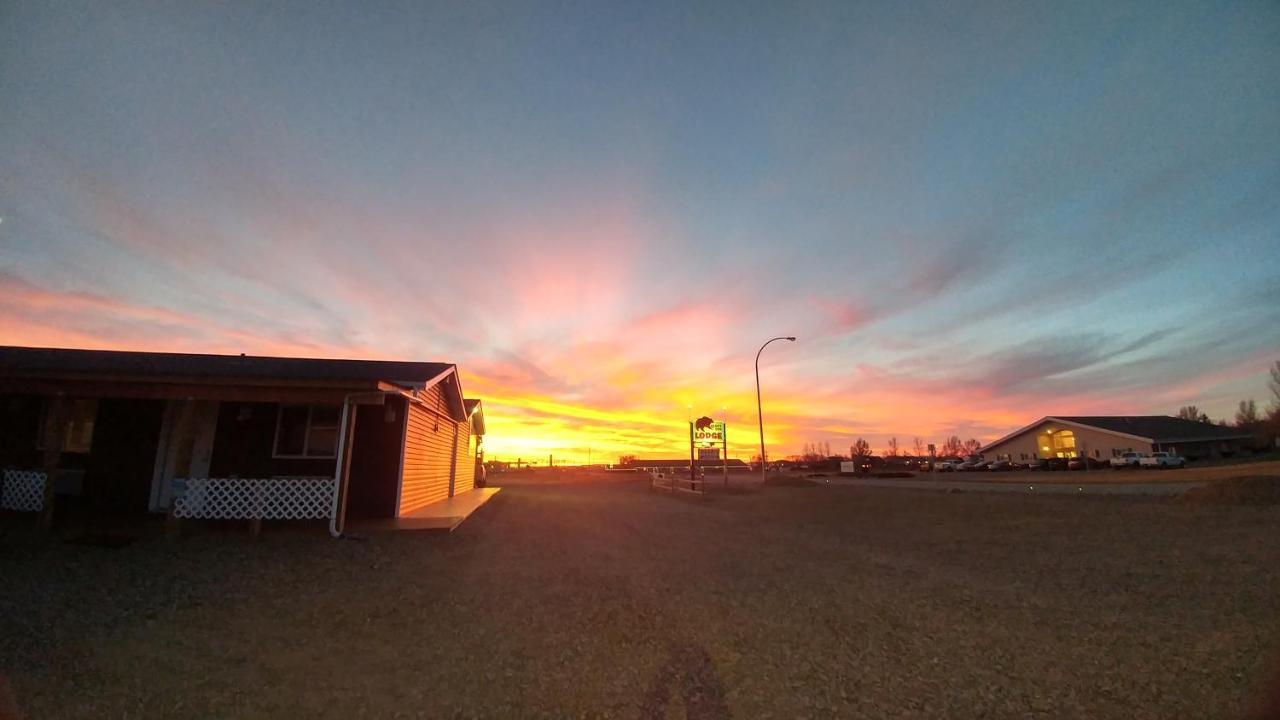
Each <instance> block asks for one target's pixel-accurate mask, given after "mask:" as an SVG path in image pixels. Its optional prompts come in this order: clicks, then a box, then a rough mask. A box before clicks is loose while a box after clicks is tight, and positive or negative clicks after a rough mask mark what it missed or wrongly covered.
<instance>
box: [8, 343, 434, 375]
mask: <svg viewBox="0 0 1280 720" xmlns="http://www.w3.org/2000/svg"><path fill="white" fill-rule="evenodd" d="M452 367H453V365H452V364H450V363H439V362H389V361H384V360H322V359H312V358H282V357H258V356H252V355H195V354H186V353H156V352H124V351H118V350H67V349H60V348H29V347H12V346H0V373H2V374H6V375H11V376H13V375H24V374H26V375H30V374H40V375H50V374H58V373H74V374H88V375H145V376H159V377H164V376H168V377H207V378H263V379H276V378H278V379H286V380H331V381H342V380H360V381H376V380H383V381H387V382H395V383H425V382H427V381H428V380H432V379H434V378H436V377H439V375H440V374H441V373H443V372H445V371H446V370H449V369H450V368H452Z"/></svg>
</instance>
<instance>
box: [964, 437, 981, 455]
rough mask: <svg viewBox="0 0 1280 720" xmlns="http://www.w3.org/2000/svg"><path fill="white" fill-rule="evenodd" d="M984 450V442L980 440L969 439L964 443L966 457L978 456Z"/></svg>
mask: <svg viewBox="0 0 1280 720" xmlns="http://www.w3.org/2000/svg"><path fill="white" fill-rule="evenodd" d="M981 449H982V441H980V440H978V438H969V439H968V440H965V441H964V452H965V454H966V455H976V454H977V453H978V451H979V450H981Z"/></svg>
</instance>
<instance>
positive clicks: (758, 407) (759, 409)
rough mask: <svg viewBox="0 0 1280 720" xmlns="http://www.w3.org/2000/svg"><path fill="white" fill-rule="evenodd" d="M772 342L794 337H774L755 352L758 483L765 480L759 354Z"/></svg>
mask: <svg viewBox="0 0 1280 720" xmlns="http://www.w3.org/2000/svg"><path fill="white" fill-rule="evenodd" d="M774 340H788V341H790V342H795V341H796V339H795V338H794V337H776V338H773V339H771V340H769V341H768V342H766V343H765V344H764V345H761V346H760V349H759V350H757V351H756V417H758V418H759V419H760V482H764V480H765V476H764V467H765V455H764V411H763V409H762V407H761V402H760V353H762V352H764V349H765V348H767V347H769V343H771V342H773V341H774Z"/></svg>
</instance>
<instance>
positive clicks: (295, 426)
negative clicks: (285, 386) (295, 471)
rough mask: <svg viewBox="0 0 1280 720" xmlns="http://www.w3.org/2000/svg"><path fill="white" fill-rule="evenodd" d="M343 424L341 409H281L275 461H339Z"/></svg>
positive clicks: (305, 407)
mask: <svg viewBox="0 0 1280 720" xmlns="http://www.w3.org/2000/svg"><path fill="white" fill-rule="evenodd" d="M341 423H342V409H341V408H340V407H338V406H337V405H281V406H280V414H279V415H278V416H277V418H276V445H275V452H274V453H273V457H285V458H288V457H308V458H331V457H336V456H337V454H338V426H339V425H340V424H341Z"/></svg>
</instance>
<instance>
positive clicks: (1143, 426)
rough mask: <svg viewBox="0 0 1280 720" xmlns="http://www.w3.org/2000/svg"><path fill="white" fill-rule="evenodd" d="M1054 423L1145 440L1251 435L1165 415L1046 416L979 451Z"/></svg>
mask: <svg viewBox="0 0 1280 720" xmlns="http://www.w3.org/2000/svg"><path fill="white" fill-rule="evenodd" d="M1047 422H1055V423H1060V424H1063V425H1073V426H1075V427H1081V428H1089V429H1092V430H1101V431H1102V432H1108V433H1112V434H1114V435H1120V436H1123V437H1127V438H1132V439H1134V440H1142V441H1145V442H1149V443H1153V444H1154V443H1178V442H1202V441H1212V440H1243V439H1246V438H1250V437H1252V435H1251V434H1250V433H1248V432H1245V431H1242V430H1240V429H1239V428H1230V427H1222V426H1221V425H1211V424H1209V423H1202V422H1196V421H1194V420H1184V419H1182V418H1176V417H1171V416H1169V415H1046V416H1045V417H1042V418H1040V419H1039V420H1037V421H1035V422H1033V423H1031V424H1030V425H1027V426H1025V427H1022V428H1019V429H1018V430H1015V431H1013V432H1011V433H1009V434H1008V435H1005V436H1004V437H1002V438H1000V439H999V440H996V441H994V442H991V443H988V444H987V445H985V446H983V448H982V450H981V452H986V451H987V450H989V449H991V448H993V447H995V446H997V445H1000V444H1001V443H1004V442H1007V441H1008V440H1010V439H1012V438H1015V437H1017V436H1019V435H1021V434H1023V433H1025V432H1027V431H1028V430H1031V429H1033V428H1035V427H1038V426H1040V425H1043V424H1044V423H1047Z"/></svg>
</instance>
